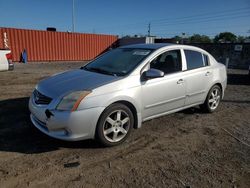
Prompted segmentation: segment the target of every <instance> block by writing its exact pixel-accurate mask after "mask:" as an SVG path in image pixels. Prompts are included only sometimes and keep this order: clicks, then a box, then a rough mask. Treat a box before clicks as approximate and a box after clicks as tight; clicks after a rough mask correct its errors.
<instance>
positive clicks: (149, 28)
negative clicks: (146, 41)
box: [148, 22, 151, 37]
mask: <svg viewBox="0 0 250 188" xmlns="http://www.w3.org/2000/svg"><path fill="white" fill-rule="evenodd" d="M148 36H149V37H150V36H151V23H150V22H149V24H148Z"/></svg>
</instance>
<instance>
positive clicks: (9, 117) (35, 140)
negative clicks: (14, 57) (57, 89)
mask: <svg viewBox="0 0 250 188" xmlns="http://www.w3.org/2000/svg"><path fill="white" fill-rule="evenodd" d="M81 64H82V63H47V64H44V63H34V64H17V65H16V66H15V70H14V71H12V72H0V187H115V188H116V187H192V188H193V187H250V146H249V145H250V81H249V80H248V77H247V72H246V71H242V70H229V79H228V87H227V89H226V95H225V98H224V100H223V102H222V103H221V105H220V107H219V109H218V111H217V112H215V113H213V114H204V113H202V112H201V111H200V109H199V108H192V109H189V110H185V111H182V112H179V113H175V114H171V115H167V116H164V117H161V118H158V119H154V120H151V121H147V122H145V123H143V126H142V128H141V129H138V130H134V131H133V132H132V134H131V135H130V138H129V139H128V140H127V141H126V142H125V143H124V144H122V145H120V146H117V147H112V148H101V147H100V146H99V145H98V143H97V142H95V141H92V140H88V141H80V142H63V141H59V140H56V139H52V138H49V137H48V136H46V135H44V134H42V133H40V132H39V131H36V130H35V129H32V128H31V127H30V126H31V122H30V120H29V111H28V107H27V104H28V98H29V96H30V95H31V92H32V90H33V88H34V86H35V85H36V83H37V82H38V81H39V80H41V79H42V78H45V77H47V76H50V75H52V74H54V73H57V72H59V71H64V70H69V69H73V68H77V67H80V65H81Z"/></svg>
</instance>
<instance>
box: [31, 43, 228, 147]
mask: <svg viewBox="0 0 250 188" xmlns="http://www.w3.org/2000/svg"><path fill="white" fill-rule="evenodd" d="M226 85H227V74H226V67H225V66H224V65H223V64H220V63H218V62H217V61H216V60H215V59H214V58H213V57H212V56H211V55H210V54H209V53H207V52H206V51H204V50H202V49H200V48H197V47H193V46H186V45H175V44H138V45H130V46H124V47H120V48H117V49H114V50H111V51H109V52H107V53H105V54H103V55H101V56H100V57H98V58H97V59H95V60H93V61H92V62H90V63H88V64H87V65H85V66H84V67H82V68H80V69H78V70H73V71H68V72H64V73H61V74H57V75H55V76H52V77H50V78H47V79H45V80H42V81H41V82H40V83H39V84H38V85H37V86H36V88H35V90H34V92H33V94H32V96H31V97H30V101H29V109H30V112H31V116H30V117H31V121H32V123H33V124H34V125H35V126H36V127H37V128H38V129H39V130H40V131H41V132H43V133H45V134H47V135H49V136H51V137H54V138H58V139H62V140H68V141H74V140H84V139H94V138H97V139H98V140H99V141H100V142H101V143H102V144H103V145H105V146H114V145H117V144H120V143H122V142H123V141H124V140H126V138H127V137H128V135H129V133H130V132H131V130H132V129H133V128H140V127H141V125H142V122H143V121H146V120H150V119H153V118H156V117H160V116H163V115H166V114H170V113H173V112H177V111H180V110H183V109H186V108H190V107H192V106H196V105H200V106H201V108H202V109H203V110H205V111H207V112H213V111H215V110H216V109H217V107H218V105H219V103H220V101H221V99H222V98H223V96H224V91H225V88H226Z"/></svg>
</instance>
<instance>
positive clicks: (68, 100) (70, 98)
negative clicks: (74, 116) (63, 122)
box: [56, 91, 91, 111]
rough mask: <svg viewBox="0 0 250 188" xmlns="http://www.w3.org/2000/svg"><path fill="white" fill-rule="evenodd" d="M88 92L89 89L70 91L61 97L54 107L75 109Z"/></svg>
mask: <svg viewBox="0 0 250 188" xmlns="http://www.w3.org/2000/svg"><path fill="white" fill-rule="evenodd" d="M90 93H91V91H75V92H73V93H70V94H68V95H66V96H64V97H63V98H62V100H61V101H60V103H59V104H58V105H57V107H56V109H57V110H71V111H75V110H76V109H77V108H78V106H79V104H80V102H81V101H82V100H83V99H84V98H85V97H86V96H87V95H88V94H90Z"/></svg>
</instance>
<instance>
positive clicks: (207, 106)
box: [200, 85, 222, 113]
mask: <svg viewBox="0 0 250 188" xmlns="http://www.w3.org/2000/svg"><path fill="white" fill-rule="evenodd" d="M221 98H222V91H221V88H220V87H219V86H218V85H214V86H213V87H212V88H211V89H210V90H209V92H208V95H207V98H206V100H205V102H204V103H203V104H202V105H201V106H200V107H201V109H203V110H204V111H205V112H209V113H212V112H214V111H215V110H216V109H217V108H218V106H219V104H220V101H221Z"/></svg>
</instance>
